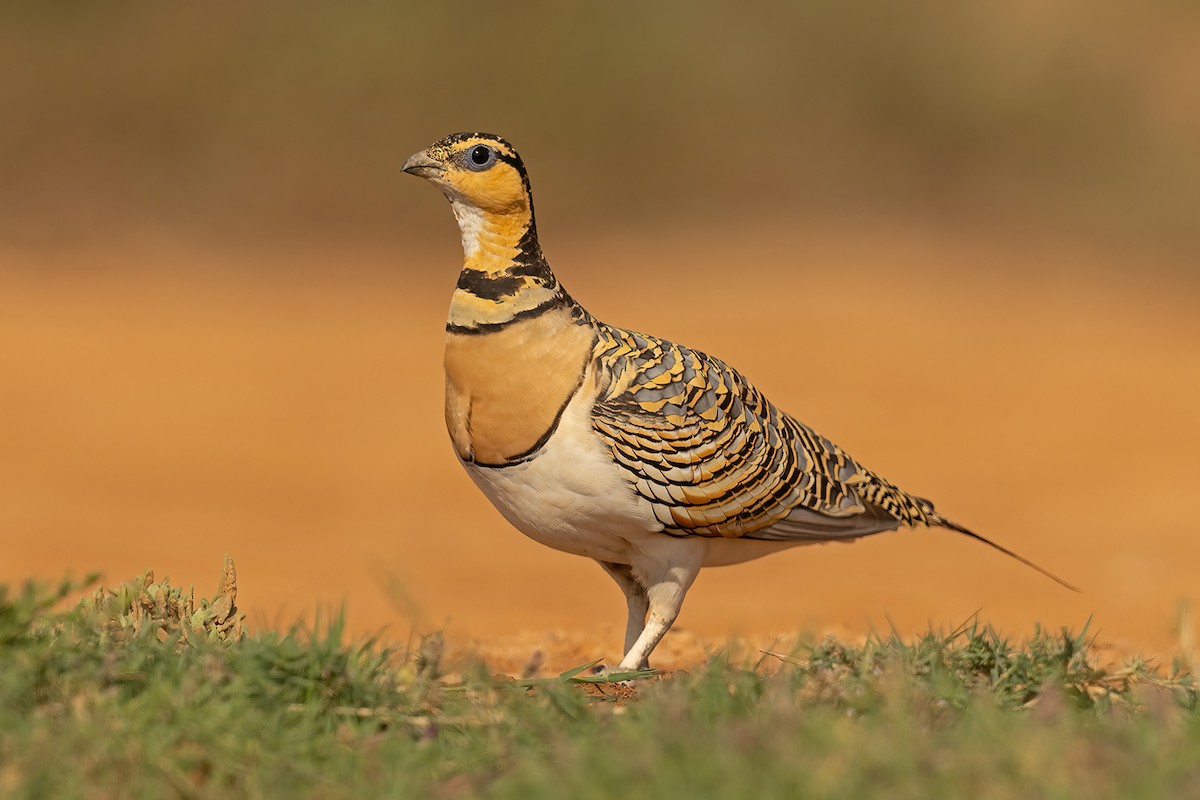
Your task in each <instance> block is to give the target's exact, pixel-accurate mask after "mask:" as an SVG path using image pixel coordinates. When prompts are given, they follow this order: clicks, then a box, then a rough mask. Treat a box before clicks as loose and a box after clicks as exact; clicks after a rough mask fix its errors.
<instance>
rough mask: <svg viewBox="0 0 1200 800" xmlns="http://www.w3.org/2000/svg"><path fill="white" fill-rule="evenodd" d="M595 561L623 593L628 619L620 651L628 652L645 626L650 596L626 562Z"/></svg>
mask: <svg viewBox="0 0 1200 800" xmlns="http://www.w3.org/2000/svg"><path fill="white" fill-rule="evenodd" d="M596 563H598V564H599V565H600V566H601V567H603V568H604V571H605V572H607V573H608V574H609V575H610V576H612V579H613V580H614V581H616V582H617V586H620V587H621V591H622V592H624V593H625V604H626V605H627V606H628V608H629V621H628V622H626V623H625V649H624V650H622V651H621V652H622V653H628V652H629V649H630V648H631V647H633V643H634V642H636V641H637V638H638V637H639V636H641V635H642V629H643V628H645V627H646V612H647V611H649V610H650V598H649V597H648V596H647V595H646V587H645V586H642V584H640V583H638V580H637V578H635V577H633V568H632V567H630V566H629V565H628V564H612V563H609V562H607V561H598V562H596Z"/></svg>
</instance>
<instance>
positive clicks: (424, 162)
mask: <svg viewBox="0 0 1200 800" xmlns="http://www.w3.org/2000/svg"><path fill="white" fill-rule="evenodd" d="M400 169H401V170H402V171H404V172H407V173H408V174H409V175H416V176H417V177H420V178H434V177H437V176H438V175H440V174H441V173H442V172H444V171H445V169H446V165H445V164H443V163H442V162H440V161H437V160H435V159H432V158H430V157H429V154H428V153H427V152H426V151H424V150H422V151H421V152H419V153H413V155H411V156H409V159H408V161H405V162H404V166H403V167H401V168H400Z"/></svg>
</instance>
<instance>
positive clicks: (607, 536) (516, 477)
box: [462, 392, 811, 567]
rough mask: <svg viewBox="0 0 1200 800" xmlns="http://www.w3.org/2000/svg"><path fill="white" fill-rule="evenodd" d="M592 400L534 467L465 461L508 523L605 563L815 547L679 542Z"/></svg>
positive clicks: (731, 557) (726, 558)
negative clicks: (593, 417) (608, 438)
mask: <svg viewBox="0 0 1200 800" xmlns="http://www.w3.org/2000/svg"><path fill="white" fill-rule="evenodd" d="M590 413H591V399H590V398H589V397H586V393H585V392H579V393H578V394H576V396H575V398H574V399H573V400H572V401H571V403H570V405H568V406H567V409H566V411H564V412H563V415H562V419H561V420H560V422H559V425H558V429H557V430H556V431H555V432H554V434H553V435H552V436H551V437H550V440H549V441H548V442H546V444H545V446H544V447H543V448H542V449H541V450H539V451H538V453H537V454H536V455H535V456H534V457H533V458H532V459H531V460H529V461H526V462H525V463H523V464H517V465H515V466H511V467H499V468H497V467H480V466H477V465H475V464H472V463H469V462H462V464H463V467H464V468H465V469H466V470H467V474H468V475H470V476H471V478H472V479H473V480H474V481H475V484H476V485H477V486H478V487H479V488H480V489H481V490H482V491H483V493H484V494H485V495H487V497H488V499H489V500H491V501H492V505H494V506H495V507H496V508H497V509H498V510H499V511H500V513H501V514H503V515H504V518H505V519H507V520H508V521H509V522H510V523H512V525H513V526H514V527H515V528H516V529H517V530H519V531H521V533H523V534H525V535H526V536H528V537H529V538H531V539H533V540H534V541H537V542H540V543H542V544H544V545H546V546H547V547H553V548H554V549H556V550H562V551H564V552H567V553H574V554H576V555H580V556H587V557H588V558H594V559H597V560H599V561H608V562H612V563H616V564H632V563H635V562H636V561H637V560H638V556H639V555H647V554H651V553H655V552H660V551H663V549H664V548H666V550H667V551H668V552H669V551H670V550H671V549H672V548H674V547H688V548H691V547H697V546H702V547H703V548H704V554H703V564H704V566H710V567H716V566H725V565H727V564H738V563H741V562H743V561H750V560H752V559H756V558H761V557H762V556H765V555H769V554H770V553H775V552H778V551H780V550H786V549H788V548H791V547H795V546H797V545H800V544H809V543H811V540H799V541H792V542H789V541H764V540H756V539H720V538H716V539H709V538H706V537H698V536H688V537H682V538H680V537H673V536H669V535H667V534H664V533H662V529H663V525H662V523H661V522H659V521H658V520H657V519H656V518H655V516H654V512H653V510H652V509H651V508H650V504H649V503H647V502H646V501H645V500H644V499H643V498H642V497H641V496H640V495H638V494H637V493H636V492H635V491H634V490H633V487H632V485H631V484H630V483H629V482H628V480H627V479H626V478H625V477H624V476H623V474H622V472H621V470H620V468H619V467H618V466H617V465H616V463H615V462H614V461H613V458H612V454H611V453H610V452H609V450H608V449H607V448H606V447H605V446H604V444H603V443H602V442H601V441H600V440H599V438H598V437H597V436H596V434H595V433H594V432H593V431H592V426H591V421H590Z"/></svg>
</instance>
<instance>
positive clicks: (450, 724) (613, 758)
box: [0, 562, 1200, 798]
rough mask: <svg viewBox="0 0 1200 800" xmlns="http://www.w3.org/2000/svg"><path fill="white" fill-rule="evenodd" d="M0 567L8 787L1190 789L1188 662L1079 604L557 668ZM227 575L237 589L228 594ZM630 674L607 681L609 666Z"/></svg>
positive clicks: (510, 793)
mask: <svg viewBox="0 0 1200 800" xmlns="http://www.w3.org/2000/svg"><path fill="white" fill-rule="evenodd" d="M94 583H95V580H94V579H89V580H85V581H82V582H78V583H73V582H64V583H62V584H59V585H57V586H45V585H37V584H26V585H25V586H24V587H22V588H20V589H19V590H16V591H10V590H9V589H8V588H7V587H0V796H3V797H6V798H8V797H13V798H23V797H30V798H32V797H63V798H72V797H80V798H90V797H97V798H100V797H113V796H121V797H132V798H141V797H176V796H182V797H266V796H286V797H293V796H294V797H314V798H316V797H319V798H343V797H345V798H349V797H380V796H389V797H391V796H394V797H470V796H480V795H486V796H489V797H500V798H505V797H514V798H515V797H522V798H525V797H530V796H533V797H537V796H547V797H579V798H591V797H595V798H601V797H604V798H607V797H612V796H622V797H633V798H638V797H663V796H694V797H714V798H721V797H729V798H740V797H747V796H754V797H772V796H787V797H791V796H809V795H816V796H853V797H875V796H880V797H882V796H886V797H889V798H892V797H899V798H906V797H913V798H917V797H921V798H926V797H930V798H938V797H962V796H966V795H968V794H977V793H982V794H985V795H986V796H988V797H999V798H1006V797H1012V798H1018V797H1028V796H1062V797H1068V796H1087V797H1100V798H1103V797H1128V796H1138V797H1184V796H1194V795H1195V794H1196V792H1197V789H1200V766H1198V765H1197V763H1196V760H1195V758H1194V754H1195V752H1196V751H1197V749H1198V748H1200V713H1198V712H1200V704H1198V699H1197V698H1198V692H1197V689H1198V687H1197V684H1196V682H1195V679H1194V677H1193V676H1192V674H1191V673H1190V672H1188V671H1186V670H1185V669H1183V668H1182V667H1181V664H1182V663H1183V662H1182V661H1177V662H1176V664H1175V665H1174V666H1173V667H1172V668H1171V669H1170V670H1169V671H1163V670H1160V669H1157V668H1155V667H1154V665H1152V664H1150V663H1148V662H1147V661H1145V660H1138V659H1134V660H1131V661H1129V662H1128V663H1125V664H1122V665H1119V666H1112V665H1107V664H1105V663H1103V662H1102V661H1100V660H1099V659H1097V658H1095V657H1093V654H1092V649H1093V641H1092V639H1091V638H1089V634H1088V627H1087V626H1086V625H1085V626H1084V628H1083V630H1082V631H1080V632H1078V633H1074V632H1071V631H1068V630H1063V631H1059V632H1049V631H1045V630H1042V629H1040V628H1038V629H1035V630H1034V632H1033V635H1032V636H1030V637H1029V638H1028V639H1025V640H1022V641H1016V640H1012V639H1009V638H1007V637H1006V636H1004V635H1002V634H1001V633H1000V632H998V631H996V630H994V629H993V628H991V627H990V626H988V625H986V624H984V623H982V622H980V620H979V619H978V618H976V619H972V620H970V621H968V622H967V623H965V624H964V625H962V626H960V627H959V628H957V629H955V630H952V631H950V632H939V631H930V632H928V633H926V634H925V635H923V636H920V637H917V638H915V639H911V640H906V639H905V638H903V637H901V636H900V635H898V634H897V633H896V632H895V631H892V632H890V633H887V634H874V635H872V636H870V637H868V638H867V640H866V641H865V642H864V643H862V644H860V645H851V644H847V643H845V642H842V641H839V640H836V639H832V638H827V639H821V640H811V641H806V642H804V643H803V644H801V645H799V646H798V647H796V648H794V649H793V650H792V651H790V652H787V653H777V652H771V653H764V654H763V655H762V657H761V658H759V659H758V661H757V662H749V661H747V662H746V663H739V662H738V661H736V660H735V659H734V658H733V657H732V656H730V655H728V654H719V655H717V656H715V657H713V658H712V659H710V660H709V661H708V662H707V663H706V664H703V665H701V666H700V667H699V668H697V669H696V670H695V671H692V672H677V673H675V674H674V675H670V676H663V675H658V674H650V673H647V672H636V673H621V674H609V675H595V674H592V673H593V668H594V667H595V666H596V665H595V664H582V665H579V666H577V667H575V668H573V669H570V670H567V671H565V672H563V673H562V674H561V675H558V676H556V677H552V678H545V679H525V680H511V679H508V678H507V677H496V676H494V675H492V674H491V672H490V670H489V669H488V668H487V666H486V665H485V664H483V663H481V662H474V663H470V664H466V665H459V664H454V665H450V667H453V669H450V668H449V667H448V666H447V664H446V663H445V656H444V653H445V643H444V641H443V639H442V637H441V635H440V634H434V635H432V636H429V637H426V638H425V639H423V640H422V641H421V642H419V643H418V644H417V645H415V646H413V647H410V648H406V649H404V650H397V649H394V648H392V647H390V646H389V645H387V644H386V643H384V642H381V641H378V640H376V639H371V638H368V639H358V640H352V639H349V638H348V637H347V636H346V633H345V630H346V628H345V620H344V616H343V614H341V613H340V612H338V613H332V614H327V615H324V616H321V617H318V618H317V619H316V620H315V622H314V623H313V624H312V625H311V626H305V625H300V624H297V625H294V626H292V627H291V628H289V629H287V630H284V631H264V632H261V633H247V632H245V631H243V630H242V629H241V627H240V624H239V623H240V615H238V613H237V610H236V603H235V602H234V600H235V597H234V595H235V591H234V590H235V589H236V582H235V581H233V580H232V562H228V563H227V568H226V570H225V572H224V573H223V576H222V580H221V584H220V586H219V588H218V592H217V594H216V596H215V597H214V598H212V599H211V600H208V599H199V600H196V599H194V597H193V593H192V592H190V591H187V592H185V591H182V590H180V589H179V588H178V587H173V586H171V585H170V583H169V581H165V580H164V581H156V580H154V576H153V574H152V573H149V572H147V573H145V574H143V575H142V576H139V577H138V578H135V579H134V580H132V581H129V582H128V583H125V584H122V585H120V586H117V587H115V588H113V589H98V590H95V591H92V593H91V594H90V595H88V596H87V598H86V599H85V600H84V601H82V602H80V603H79V604H78V605H76V606H75V607H73V608H68V609H66V610H61V609H62V608H63V605H64V602H65V601H66V600H67V598H69V597H70V596H72V595H77V594H78V593H80V592H83V591H87V590H89V589H91V588H92V586H93V585H94ZM223 597H224V598H228V602H226V601H224V600H222V598H223ZM618 680H619V681H624V682H627V683H616V682H615V681H618Z"/></svg>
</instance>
